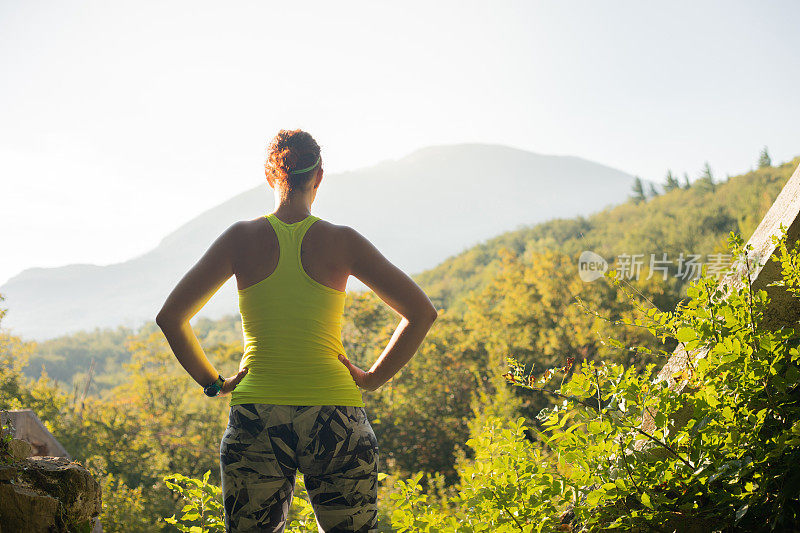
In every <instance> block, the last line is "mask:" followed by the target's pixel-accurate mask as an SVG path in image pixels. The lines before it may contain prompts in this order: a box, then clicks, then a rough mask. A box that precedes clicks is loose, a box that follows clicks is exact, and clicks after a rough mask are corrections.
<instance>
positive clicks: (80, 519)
mask: <svg viewBox="0 0 800 533" xmlns="http://www.w3.org/2000/svg"><path fill="white" fill-rule="evenodd" d="M100 505H101V494H100V485H99V484H98V483H97V481H95V480H94V478H93V477H92V475H91V473H90V472H89V471H88V470H86V468H84V467H83V465H81V464H80V463H77V462H75V461H70V460H69V459H66V458H64V457H39V456H34V457H30V458H27V459H24V460H22V461H18V462H15V463H12V464H6V465H0V523H2V524H3V529H4V530H6V531H15V532H16V531H18V532H21V533H22V532H27V531H31V532H34V531H48V532H49V531H56V532H62V531H63V532H67V531H81V532H83V531H85V532H87V533H88V532H89V531H91V530H92V528H93V526H95V523H96V521H95V520H94V517H96V516H98V515H99V514H100Z"/></svg>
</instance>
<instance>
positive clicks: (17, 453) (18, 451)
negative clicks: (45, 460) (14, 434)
mask: <svg viewBox="0 0 800 533" xmlns="http://www.w3.org/2000/svg"><path fill="white" fill-rule="evenodd" d="M8 449H9V451H10V452H11V457H13V458H14V459H13V460H14V461H22V460H23V459H27V458H28V457H30V456H31V455H32V454H33V448H31V445H30V444H29V443H28V442H26V441H24V440H20V439H14V440H12V441H11V443H10V445H9V448H8Z"/></svg>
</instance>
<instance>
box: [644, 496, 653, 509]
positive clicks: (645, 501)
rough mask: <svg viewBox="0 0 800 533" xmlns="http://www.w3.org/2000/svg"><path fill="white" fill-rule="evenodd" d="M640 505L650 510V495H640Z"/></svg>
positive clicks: (651, 504)
mask: <svg viewBox="0 0 800 533" xmlns="http://www.w3.org/2000/svg"><path fill="white" fill-rule="evenodd" d="M642 505H644V506H645V507H648V508H650V509H652V508H653V503H652V502H651V501H650V495H649V494H647V493H646V492H643V493H642Z"/></svg>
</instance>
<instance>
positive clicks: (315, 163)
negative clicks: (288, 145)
mask: <svg viewBox="0 0 800 533" xmlns="http://www.w3.org/2000/svg"><path fill="white" fill-rule="evenodd" d="M320 157H322V156H317V160H316V161H315V162H314V164H313V165H311V166H310V167H306V168H303V169H300V170H292V171H291V172H289V174H302V173H303V172H308V171H309V170H311V169H312V168H314V167H315V166H317V164H318V163H319V160H320Z"/></svg>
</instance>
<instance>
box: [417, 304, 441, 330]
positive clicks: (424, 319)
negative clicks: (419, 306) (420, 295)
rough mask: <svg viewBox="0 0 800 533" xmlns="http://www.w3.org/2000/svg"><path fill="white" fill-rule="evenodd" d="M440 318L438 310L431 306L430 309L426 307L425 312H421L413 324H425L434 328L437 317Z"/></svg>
mask: <svg viewBox="0 0 800 533" xmlns="http://www.w3.org/2000/svg"><path fill="white" fill-rule="evenodd" d="M438 316H439V312H438V311H437V310H436V308H435V307H434V306H433V304H431V306H430V307H426V308H425V310H424V311H421V312H420V313H419V314H418V315H417V316H415V317H414V319H413V322H418V323H424V324H427V325H428V326H432V325H433V323H434V322H436V317H438Z"/></svg>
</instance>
